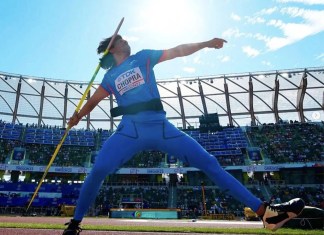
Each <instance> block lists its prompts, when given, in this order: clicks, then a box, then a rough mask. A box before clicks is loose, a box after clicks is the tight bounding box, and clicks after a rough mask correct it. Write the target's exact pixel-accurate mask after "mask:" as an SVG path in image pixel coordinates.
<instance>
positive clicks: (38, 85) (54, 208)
mask: <svg viewBox="0 0 324 235" xmlns="http://www.w3.org/2000/svg"><path fill="white" fill-rule="evenodd" d="M157 84H158V87H159V91H160V94H161V100H162V103H163V106H164V109H165V111H166V113H167V118H168V120H169V121H170V122H172V123H173V124H174V125H175V126H176V127H177V128H179V129H181V130H183V131H184V132H186V133H187V134H188V135H190V136H192V137H193V138H194V139H196V140H197V141H198V142H199V143H200V144H201V145H202V146H203V147H204V148H205V149H206V150H207V151H208V152H209V153H210V154H211V155H213V156H215V157H216V158H217V159H218V161H219V162H220V164H221V165H222V166H223V167H224V168H225V169H226V170H227V171H228V172H230V173H231V174H232V175H233V176H234V177H235V178H236V179H238V180H239V181H240V182H242V183H243V184H244V185H245V186H246V187H247V188H248V189H249V190H251V191H252V192H253V193H254V194H255V195H257V196H259V197H260V198H262V199H263V200H265V201H272V202H275V203H280V202H283V201H287V200H289V199H291V198H294V197H300V198H302V199H303V200H304V201H305V202H306V205H307V206H309V207H314V208H318V209H324V171H323V169H324V168H323V167H324V145H323V143H324V67H316V68H300V69H287V70H276V71H263V72H252V71H251V72H249V73H241V74H224V75H215V76H208V77H195V78H178V79H170V80H160V81H158V82H157ZM87 85H88V84H87V83H85V82H77V81H65V80H59V79H48V78H40V77H36V76H26V75H20V74H12V73H6V72H1V73H0V87H1V89H0V107H1V110H0V114H1V117H0V119H1V120H0V178H1V183H0V214H1V215H11V216H12V215H21V214H22V213H23V211H24V208H25V206H26V204H28V201H29V200H30V197H31V195H32V194H33V192H34V191H35V189H36V187H37V185H38V183H39V180H40V179H41V178H42V175H43V172H44V170H45V168H46V166H47V165H48V162H49V160H50V159H51V156H52V154H53V152H54V150H55V148H56V147H57V144H58V143H59V142H60V140H61V138H62V135H63V134H64V132H65V129H66V128H67V121H68V120H69V117H70V116H72V114H73V113H74V111H75V108H76V106H77V104H78V102H79V100H80V99H81V97H82V95H83V94H84V92H85V89H86V87H87ZM98 86H99V83H97V84H96V83H95V84H93V85H92V86H91V89H90V91H89V93H88V95H87V98H89V97H90V95H91V94H93V93H94V91H95V90H96V89H97V88H98ZM116 106H117V104H116V101H115V99H114V97H113V96H110V97H109V98H108V99H105V100H103V101H102V102H101V103H100V104H99V105H98V106H97V107H96V108H95V109H94V110H93V111H92V112H91V115H88V116H87V117H86V118H84V119H83V120H81V121H80V123H79V124H78V126H77V128H73V129H72V130H70V131H69V132H68V135H67V138H66V139H65V141H64V144H63V146H62V148H61V150H60V151H59V153H58V155H57V156H56V158H55V160H54V162H53V164H52V166H51V168H50V170H49V172H48V174H47V176H46V179H45V180H44V182H43V183H42V186H41V188H40V190H39V192H38V195H37V196H36V198H35V200H34V202H33V203H32V206H31V209H30V215H33V216H38V217H46V218H47V217H53V218H55V217H64V216H71V215H72V214H73V210H74V206H75V204H76V201H77V198H78V194H79V191H80V187H81V185H82V183H83V182H84V179H85V177H86V176H87V174H88V173H89V172H90V169H91V166H92V164H93V162H94V161H95V158H96V153H97V151H98V150H99V149H100V147H101V146H102V144H103V142H104V141H105V140H106V139H107V138H109V136H110V135H111V134H113V133H114V131H115V130H116V127H117V126H118V124H119V123H120V121H121V119H120V118H114V117H112V116H111V115H110V112H109V110H110V109H112V108H114V107H116ZM246 209H248V208H245V205H242V204H240V203H239V202H237V201H235V200H234V199H233V198H231V197H230V196H228V195H226V194H225V193H224V192H222V191H220V190H219V189H218V187H217V186H215V185H214V184H213V183H212V182H211V181H210V180H209V179H208V178H207V177H206V176H205V175H204V174H203V173H202V172H200V171H199V170H198V169H195V168H193V167H190V166H189V165H187V164H186V163H183V162H181V161H179V160H177V158H176V156H170V155H168V154H166V153H163V152H159V151H155V150H152V151H145V152H139V153H138V154H136V155H135V156H134V157H133V158H132V159H131V160H130V161H129V162H127V163H126V164H124V165H123V166H122V167H121V168H120V169H119V170H118V171H117V172H116V173H115V174H113V175H109V176H108V177H107V178H106V180H105V182H104V183H103V185H102V187H101V190H100V194H99V195H98V197H97V199H96V202H95V204H93V205H92V207H91V208H90V210H89V212H88V214H87V218H96V217H100V218H108V217H109V218H123V219H125V218H128V219H185V220H195V219H197V218H198V220H206V221H210V220H212V221H213V220H221V221H222V220H225V221H228V220H233V221H237V220H240V219H244V220H257V218H254V217H253V213H252V215H249V214H248V213H247V211H246ZM322 216H323V215H322ZM318 218H319V220H320V221H321V223H322V228H323V217H321V216H319V217H318ZM65 220H66V219H65ZM316 222H318V221H316ZM292 223H296V224H297V225H296V227H298V228H301V227H303V226H302V225H301V224H300V223H299V222H298V221H297V222H295V221H292ZM314 224H315V222H314ZM259 225H260V224H259ZM287 226H289V225H287ZM320 226H321V225H320ZM304 228H308V229H313V228H317V229H318V227H316V225H311V223H306V225H304ZM305 234H306V233H305Z"/></svg>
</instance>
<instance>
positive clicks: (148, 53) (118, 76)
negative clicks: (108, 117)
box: [101, 50, 163, 106]
mask: <svg viewBox="0 0 324 235" xmlns="http://www.w3.org/2000/svg"><path fill="white" fill-rule="evenodd" d="M162 54H163V50H142V51H139V52H138V53H136V54H135V55H131V56H129V57H128V58H127V59H126V60H125V61H124V62H123V63H121V64H120V65H118V66H117V67H115V68H112V69H111V70H109V71H107V73H106V74H105V76H104V78H103V80H102V82H101V86H102V87H103V88H104V89H105V90H106V91H107V92H108V93H109V94H113V95H114V96H115V97H116V100H117V103H118V106H127V105H130V104H134V103H138V102H145V101H149V100H152V99H156V98H160V94H159V91H158V88H157V85H156V80H155V75H154V71H153V67H154V66H155V65H156V64H157V63H158V62H159V60H160V58H161V56H162Z"/></svg>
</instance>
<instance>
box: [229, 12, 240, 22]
mask: <svg viewBox="0 0 324 235" xmlns="http://www.w3.org/2000/svg"><path fill="white" fill-rule="evenodd" d="M231 18H232V19H233V20H235V21H240V20H241V17H240V16H239V15H236V14H234V13H232V14H231Z"/></svg>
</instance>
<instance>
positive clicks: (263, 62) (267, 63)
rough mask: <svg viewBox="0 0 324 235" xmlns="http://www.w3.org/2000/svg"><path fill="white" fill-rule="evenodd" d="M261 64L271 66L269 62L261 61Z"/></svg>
mask: <svg viewBox="0 0 324 235" xmlns="http://www.w3.org/2000/svg"><path fill="white" fill-rule="evenodd" d="M261 63H262V64H263V65H266V66H272V64H271V62H270V61H265V60H263V61H261Z"/></svg>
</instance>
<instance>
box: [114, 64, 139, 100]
mask: <svg viewBox="0 0 324 235" xmlns="http://www.w3.org/2000/svg"><path fill="white" fill-rule="evenodd" d="M144 83H145V81H144V78H143V74H142V72H141V70H140V68H139V67H137V68H134V69H130V70H128V71H126V72H125V73H123V74H121V75H119V76H118V78H117V79H116V80H115V86H116V89H117V91H118V93H119V94H120V95H123V94H124V93H125V92H126V91H129V90H132V89H134V88H135V87H138V86H140V85H143V84H144Z"/></svg>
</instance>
